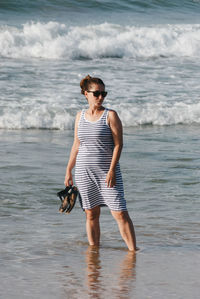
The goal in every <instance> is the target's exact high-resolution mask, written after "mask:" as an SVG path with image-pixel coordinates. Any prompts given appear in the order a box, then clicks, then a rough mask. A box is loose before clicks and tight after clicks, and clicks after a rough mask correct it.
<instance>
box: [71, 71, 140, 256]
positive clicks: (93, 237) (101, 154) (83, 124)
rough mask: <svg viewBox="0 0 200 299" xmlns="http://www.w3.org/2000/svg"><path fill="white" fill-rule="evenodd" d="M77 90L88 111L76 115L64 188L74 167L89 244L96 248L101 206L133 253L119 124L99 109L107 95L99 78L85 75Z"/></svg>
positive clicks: (111, 114) (113, 115) (113, 114)
mask: <svg viewBox="0 0 200 299" xmlns="http://www.w3.org/2000/svg"><path fill="white" fill-rule="evenodd" d="M80 87H81V93H82V94H83V95H84V96H85V97H86V99H87V101H88V104H89V108H88V109H87V110H82V111H81V112H78V113H77V116H76V121H75V133H74V143H73V146H72V149H71V154H70V158H69V162H68V165H67V169H66V176H65V185H66V186H69V185H73V177H72V169H73V168H74V166H75V164H76V170H75V179H76V184H77V187H78V189H79V193H80V200H81V204H82V208H83V209H84V210H85V213H86V231H87V236H88V241H89V244H90V245H95V246H99V241H100V225H99V216H100V207H101V206H108V207H109V209H110V211H111V214H112V215H113V217H114V218H115V219H116V221H117V223H118V226H119V230H120V233H121V236H122V238H123V239H124V241H125V243H126V245H127V247H128V249H129V250H130V251H136V238H135V232H134V227H133V223H132V221H131V219H130V217H129V214H128V211H127V208H126V201H125V199H124V190H123V182H122V177H121V172H120V166H119V158H120V154H121V150H122V146H123V137H122V124H121V121H120V119H119V117H118V115H117V113H116V112H115V111H114V110H110V109H107V108H104V107H103V106H102V104H103V101H104V98H105V97H106V95H107V92H106V91H105V85H104V83H103V81H102V80H101V79H99V78H95V77H90V76H89V75H88V76H87V77H85V78H84V79H83V80H82V81H81V82H80Z"/></svg>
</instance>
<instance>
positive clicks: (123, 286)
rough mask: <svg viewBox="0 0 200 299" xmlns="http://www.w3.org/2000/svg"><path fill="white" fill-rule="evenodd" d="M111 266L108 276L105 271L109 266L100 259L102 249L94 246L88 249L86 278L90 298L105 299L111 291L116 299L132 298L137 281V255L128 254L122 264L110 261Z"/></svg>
mask: <svg viewBox="0 0 200 299" xmlns="http://www.w3.org/2000/svg"><path fill="white" fill-rule="evenodd" d="M111 258H112V257H111ZM109 265H110V269H109V270H110V271H109V274H108V273H107V270H106V269H105V268H107V266H108V265H105V264H104V261H103V258H102V259H101V258H100V249H99V248H98V247H94V246H89V247H88V249H87V251H86V278H87V286H88V295H89V297H90V298H103V294H104V293H105V294H107V295H108V294H109V291H108V290H110V292H112V294H113V295H114V296H115V298H130V295H131V293H132V292H133V289H134V284H133V282H134V281H135V279H136V269H135V266H136V254H134V253H132V252H127V253H126V255H125V256H124V258H123V260H122V261H121V263H120V261H119V263H115V264H113V263H112V261H110V262H109Z"/></svg>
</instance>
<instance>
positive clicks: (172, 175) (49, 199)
mask: <svg viewBox="0 0 200 299" xmlns="http://www.w3.org/2000/svg"><path fill="white" fill-rule="evenodd" d="M72 136H73V132H72V131H69V132H68V133H67V132H62V131H49V130H40V131H38V130H35V131H32V130H25V131H23V130H22V131H0V137H1V144H2V147H1V155H0V157H1V158H0V159H1V161H0V162H1V163H0V165H1V187H0V196H1V211H0V222H1V232H0V240H1V247H0V256H1V260H0V264H1V267H0V277H1V287H0V294H1V297H2V298H27V297H28V298H36V297H38V296H39V297H42V298H55V296H56V297H57V298H105V297H106V296H109V297H110V298H133V297H134V298H160V297H163V298H197V294H198V293H199V283H198V282H199V279H198V277H199V274H200V270H199V267H198V264H199V227H200V221H199V212H198V211H199V205H200V203H199V186H200V182H199V179H198V178H199V170H200V160H199V148H200V147H199V138H198V127H197V126H191V127H185V126H176V127H148V128H143V127H140V128H135V129H133V128H132V129H129V130H125V132H124V150H123V154H122V157H121V169H122V172H123V178H124V185H125V193H126V198H127V202H128V209H129V213H130V215H131V218H132V219H133V222H134V224H135V230H136V235H137V241H138V246H139V247H140V251H139V252H138V253H137V254H136V256H133V255H132V254H131V253H128V251H127V250H126V247H125V245H124V243H123V241H122V240H121V237H120V235H119V233H118V229H117V226H116V224H115V221H114V220H113V219H112V217H111V215H110V213H109V211H108V209H106V208H103V209H102V214H101V247H100V249H99V250H96V249H95V248H89V247H88V244H87V238H86V233H85V216H84V212H83V211H82V210H81V208H80V206H79V204H77V205H76V207H75V209H74V210H73V211H72V213H71V214H70V215H61V214H59V213H58V208H59V205H60V203H59V200H58V199H57V197H56V192H57V191H59V190H60V189H62V188H63V183H62V182H63V179H64V172H65V166H66V161H67V158H68V156H69V151H70V146H71V144H72V139H73V137H72ZM11 285H12V288H11V287H10V286H11ZM197 292H198V293H197Z"/></svg>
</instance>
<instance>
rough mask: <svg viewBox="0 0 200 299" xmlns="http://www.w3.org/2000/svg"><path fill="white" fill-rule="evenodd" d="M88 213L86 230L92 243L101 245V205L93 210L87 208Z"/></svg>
mask: <svg viewBox="0 0 200 299" xmlns="http://www.w3.org/2000/svg"><path fill="white" fill-rule="evenodd" d="M85 213H86V232H87V237H88V242H89V244H90V245H95V246H99V241H100V225H99V217H100V207H99V206H97V207H95V208H93V209H91V210H85Z"/></svg>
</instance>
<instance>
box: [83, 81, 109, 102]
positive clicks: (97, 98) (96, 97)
mask: <svg viewBox="0 0 200 299" xmlns="http://www.w3.org/2000/svg"><path fill="white" fill-rule="evenodd" d="M106 94H107V93H106V92H105V87H104V86H103V85H101V84H91V85H90V87H89V89H88V90H87V91H85V97H86V99H87V100H88V103H89V105H90V106H94V107H101V105H102V103H103V101H104V98H105V96H106Z"/></svg>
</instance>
